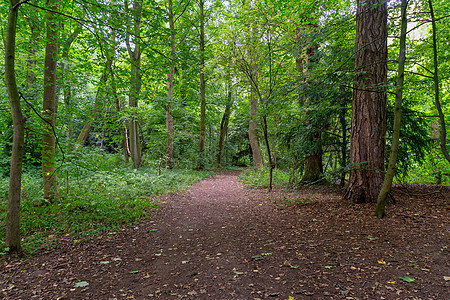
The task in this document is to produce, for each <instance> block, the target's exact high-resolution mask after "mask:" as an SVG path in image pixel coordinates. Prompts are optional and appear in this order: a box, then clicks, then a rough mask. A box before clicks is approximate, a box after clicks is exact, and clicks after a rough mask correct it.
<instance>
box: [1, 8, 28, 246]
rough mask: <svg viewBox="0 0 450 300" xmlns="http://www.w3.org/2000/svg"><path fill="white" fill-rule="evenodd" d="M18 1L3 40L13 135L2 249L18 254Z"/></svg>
mask: <svg viewBox="0 0 450 300" xmlns="http://www.w3.org/2000/svg"><path fill="white" fill-rule="evenodd" d="M18 3H19V1H18V0H11V1H10V8H9V13H8V24H7V28H6V39H5V83H6V89H7V91H8V97H9V104H10V107H11V115H12V119H13V126H14V134H13V145H12V150H11V167H10V173H9V191H8V210H7V214H6V236H5V246H6V247H8V248H9V253H17V254H19V255H21V254H22V247H21V245H20V198H21V188H22V160H23V154H24V139H25V138H24V137H25V118H24V116H23V114H22V109H21V106H20V97H19V92H18V90H17V82H16V75H15V58H16V55H15V50H16V32H17V18H18V9H19V7H18V6H17V7H16V5H17V4H18Z"/></svg>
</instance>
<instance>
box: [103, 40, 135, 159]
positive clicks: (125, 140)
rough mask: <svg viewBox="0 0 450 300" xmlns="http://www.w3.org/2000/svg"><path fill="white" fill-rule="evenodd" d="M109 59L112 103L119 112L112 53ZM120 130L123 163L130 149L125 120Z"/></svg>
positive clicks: (119, 105)
mask: <svg viewBox="0 0 450 300" xmlns="http://www.w3.org/2000/svg"><path fill="white" fill-rule="evenodd" d="M115 42H116V40H115V36H114V37H113V43H114V45H115ZM114 51H115V46H114V48H113V49H112V53H114ZM108 57H109V58H110V60H111V63H109V64H107V65H108V66H109V73H110V74H111V88H112V94H113V98H114V104H115V105H116V110H117V113H120V112H121V110H122V105H121V101H120V98H119V96H118V94H117V86H116V79H115V76H114V70H113V67H112V59H113V55H109V56H108ZM120 132H121V134H122V149H123V158H124V161H125V163H129V161H130V149H129V147H128V134H127V128H126V125H125V122H123V124H122V125H121V126H120Z"/></svg>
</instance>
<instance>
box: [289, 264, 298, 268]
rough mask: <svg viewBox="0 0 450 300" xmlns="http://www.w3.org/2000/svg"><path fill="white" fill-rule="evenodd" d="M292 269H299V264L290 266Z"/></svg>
mask: <svg viewBox="0 0 450 300" xmlns="http://www.w3.org/2000/svg"><path fill="white" fill-rule="evenodd" d="M289 267H290V268H291V269H298V265H297V264H293V265H290V266H289Z"/></svg>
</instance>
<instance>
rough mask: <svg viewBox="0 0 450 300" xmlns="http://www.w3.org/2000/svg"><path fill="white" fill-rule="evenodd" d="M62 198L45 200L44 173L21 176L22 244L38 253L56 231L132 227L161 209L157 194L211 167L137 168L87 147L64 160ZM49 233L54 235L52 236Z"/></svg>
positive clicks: (1, 231) (1, 232) (2, 215)
mask: <svg viewBox="0 0 450 300" xmlns="http://www.w3.org/2000/svg"><path fill="white" fill-rule="evenodd" d="M59 167H60V168H59V170H58V184H59V198H58V199H56V200H54V201H51V202H50V201H47V200H44V199H43V196H42V195H43V192H42V178H41V177H40V176H39V172H27V173H25V174H23V178H22V202H21V235H22V236H23V241H22V247H23V248H24V250H25V252H26V253H29V254H33V253H34V252H35V251H37V250H38V249H39V248H41V247H52V246H53V245H55V244H57V240H55V238H54V236H56V235H58V234H70V235H73V236H75V237H77V238H80V237H81V238H87V237H89V236H90V235H95V234H101V233H103V232H106V231H109V230H115V229H118V228H120V227H121V226H130V225H132V224H134V223H136V222H138V221H139V220H140V219H141V218H146V217H149V216H150V214H151V211H152V210H155V209H156V208H157V203H156V202H155V200H154V199H153V198H154V196H157V195H160V194H163V193H166V192H173V191H177V190H180V189H184V188H186V187H188V186H189V185H191V184H192V183H194V182H196V181H199V180H201V179H203V178H205V177H207V176H208V175H209V174H210V173H208V172H206V171H192V170H167V169H161V170H158V169H154V168H148V167H142V168H140V169H139V170H133V169H131V167H130V166H129V165H126V164H124V163H123V162H122V161H121V158H120V156H119V155H113V154H104V153H101V152H98V151H85V152H81V153H77V154H76V156H74V157H69V158H67V159H66V162H64V163H60V165H59ZM8 184H9V179H8V178H0V201H1V203H0V252H2V251H1V250H2V249H4V247H5V245H4V237H5V224H6V209H7V196H8ZM49 236H50V238H49Z"/></svg>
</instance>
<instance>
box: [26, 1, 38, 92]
mask: <svg viewBox="0 0 450 300" xmlns="http://www.w3.org/2000/svg"><path fill="white" fill-rule="evenodd" d="M36 10H37V9H33V11H36ZM28 22H29V25H30V30H31V36H30V41H29V48H28V58H27V81H26V90H27V93H26V95H27V98H28V100H30V99H34V96H35V90H36V87H35V84H36V73H35V69H36V51H37V46H38V43H39V35H40V32H39V26H38V25H37V24H36V22H35V20H34V19H33V18H28Z"/></svg>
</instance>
